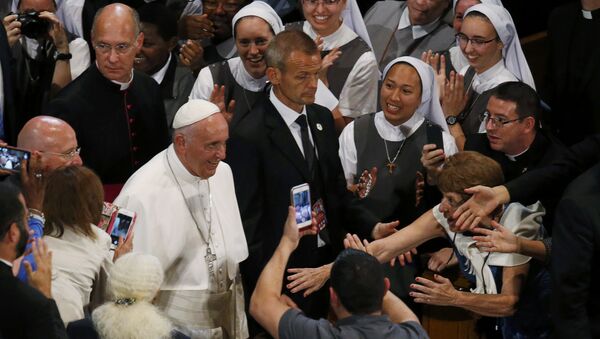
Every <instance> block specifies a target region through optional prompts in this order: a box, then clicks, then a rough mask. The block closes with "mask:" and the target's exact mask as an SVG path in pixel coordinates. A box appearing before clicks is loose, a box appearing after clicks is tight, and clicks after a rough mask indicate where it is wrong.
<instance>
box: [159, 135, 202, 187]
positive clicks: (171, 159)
mask: <svg viewBox="0 0 600 339" xmlns="http://www.w3.org/2000/svg"><path fill="white" fill-rule="evenodd" d="M166 157H167V162H168V164H167V166H169V165H170V168H171V169H172V170H173V174H174V175H175V178H177V180H178V181H179V182H185V183H188V184H196V183H198V182H199V181H201V180H203V179H202V178H200V177H197V176H195V175H193V174H192V173H190V172H189V171H188V170H187V168H185V166H184V165H183V163H182V162H181V160H180V159H179V156H178V155H177V153H175V146H174V145H173V144H171V145H170V146H169V147H168V148H167V153H166Z"/></svg>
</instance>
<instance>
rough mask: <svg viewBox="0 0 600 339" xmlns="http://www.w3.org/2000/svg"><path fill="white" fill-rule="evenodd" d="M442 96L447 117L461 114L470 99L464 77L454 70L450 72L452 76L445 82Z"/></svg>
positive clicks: (443, 108)
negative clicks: (466, 91)
mask: <svg viewBox="0 0 600 339" xmlns="http://www.w3.org/2000/svg"><path fill="white" fill-rule="evenodd" d="M440 98H442V111H444V115H445V116H446V117H448V116H451V115H453V116H457V115H459V114H460V112H462V111H463V110H464V109H465V106H466V105H467V101H468V99H469V97H468V95H467V94H466V93H465V83H464V77H463V76H462V75H460V74H457V73H455V72H454V71H452V72H450V78H449V79H448V81H447V82H446V83H445V85H444V91H443V94H441V95H440Z"/></svg>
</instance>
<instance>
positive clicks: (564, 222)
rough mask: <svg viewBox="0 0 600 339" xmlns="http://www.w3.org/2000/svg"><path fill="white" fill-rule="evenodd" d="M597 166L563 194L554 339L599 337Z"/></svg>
mask: <svg viewBox="0 0 600 339" xmlns="http://www.w3.org/2000/svg"><path fill="white" fill-rule="evenodd" d="M599 207H600V164H598V165H596V166H594V167H593V168H591V169H590V170H588V171H587V172H585V173H584V174H583V175H581V176H580V177H579V178H577V179H576V180H575V181H573V183H572V184H571V185H570V186H569V187H568V188H567V190H566V191H565V195H564V197H563V199H562V200H561V202H560V204H559V206H558V210H557V213H556V223H555V229H554V236H553V238H552V242H553V244H552V266H551V267H552V270H551V271H550V272H551V274H552V282H553V286H552V291H553V298H552V300H553V307H552V311H553V314H552V320H553V322H554V324H555V326H556V338H599V337H600V290H598V286H599V284H600V266H598V262H599V260H600V208H599Z"/></svg>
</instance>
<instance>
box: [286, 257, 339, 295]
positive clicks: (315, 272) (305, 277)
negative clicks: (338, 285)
mask: <svg viewBox="0 0 600 339" xmlns="http://www.w3.org/2000/svg"><path fill="white" fill-rule="evenodd" d="M331 266H332V264H327V265H323V266H321V267H317V268H289V269H288V273H293V274H292V275H290V276H288V280H289V281H290V283H288V284H287V288H288V289H289V290H290V291H291V292H292V293H298V292H300V291H304V294H303V296H304V297H305V298H306V297H307V296H309V295H310V294H312V293H314V292H316V291H318V290H320V289H321V287H323V285H325V282H327V280H329V275H330V272H331Z"/></svg>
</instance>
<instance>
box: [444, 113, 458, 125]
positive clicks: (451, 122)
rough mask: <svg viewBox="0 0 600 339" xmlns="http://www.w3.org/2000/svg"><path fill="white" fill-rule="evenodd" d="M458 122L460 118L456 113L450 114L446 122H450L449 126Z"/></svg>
mask: <svg viewBox="0 0 600 339" xmlns="http://www.w3.org/2000/svg"><path fill="white" fill-rule="evenodd" d="M457 122H458V119H457V118H456V115H449V116H447V117H446V123H448V125H449V126H452V125H454V124H456V123H457Z"/></svg>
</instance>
